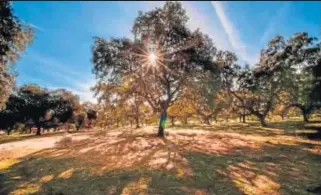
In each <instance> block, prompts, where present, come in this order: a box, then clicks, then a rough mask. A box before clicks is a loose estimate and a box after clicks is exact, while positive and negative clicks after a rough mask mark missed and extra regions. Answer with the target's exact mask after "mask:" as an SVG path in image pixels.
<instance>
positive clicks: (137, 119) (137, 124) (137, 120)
mask: <svg viewBox="0 0 321 195" xmlns="http://www.w3.org/2000/svg"><path fill="white" fill-rule="evenodd" d="M135 122H136V128H139V127H140V126H139V118H138V117H136V118H135Z"/></svg>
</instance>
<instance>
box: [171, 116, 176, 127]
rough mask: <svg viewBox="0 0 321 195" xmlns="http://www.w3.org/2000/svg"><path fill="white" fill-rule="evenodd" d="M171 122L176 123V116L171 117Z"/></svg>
mask: <svg viewBox="0 0 321 195" xmlns="http://www.w3.org/2000/svg"><path fill="white" fill-rule="evenodd" d="M171 123H172V126H174V125H175V117H171Z"/></svg>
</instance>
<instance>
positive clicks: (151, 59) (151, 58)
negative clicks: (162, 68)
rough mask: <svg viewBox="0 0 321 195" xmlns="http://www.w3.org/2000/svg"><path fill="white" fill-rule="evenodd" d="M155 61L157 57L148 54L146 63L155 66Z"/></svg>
mask: <svg viewBox="0 0 321 195" xmlns="http://www.w3.org/2000/svg"><path fill="white" fill-rule="evenodd" d="M156 60H157V56H156V54H155V53H154V52H152V53H149V54H148V61H149V63H150V64H152V65H155V64H156Z"/></svg>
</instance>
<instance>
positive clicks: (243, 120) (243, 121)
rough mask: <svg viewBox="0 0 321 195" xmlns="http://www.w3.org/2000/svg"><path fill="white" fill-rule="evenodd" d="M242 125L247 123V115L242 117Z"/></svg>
mask: <svg viewBox="0 0 321 195" xmlns="http://www.w3.org/2000/svg"><path fill="white" fill-rule="evenodd" d="M242 123H246V117H245V114H244V115H242Z"/></svg>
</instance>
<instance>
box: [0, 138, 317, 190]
mask: <svg viewBox="0 0 321 195" xmlns="http://www.w3.org/2000/svg"><path fill="white" fill-rule="evenodd" d="M252 146H253V147H252ZM254 146H255V147H254ZM257 146H260V147H257ZM304 149H310V148H309V147H306V146H303V145H299V144H297V145H284V144H276V143H269V144H267V143H260V145H259V143H256V142H253V141H251V140H249V139H246V138H245V137H244V136H241V135H239V136H237V135H230V134H215V133H209V134H205V133H202V134H197V133H194V132H193V133H187V132H186V133H183V132H179V133H175V134H174V133H171V134H170V136H168V137H166V138H165V139H160V138H157V137H154V136H152V135H149V134H147V135H135V134H134V135H131V136H124V134H120V133H117V134H106V135H101V137H94V136H93V137H91V138H90V139H87V140H81V141H75V142H72V143H70V145H67V146H65V147H62V148H59V147H58V148H54V149H48V150H43V151H40V152H37V153H34V154H32V155H29V156H27V157H26V158H24V159H21V161H20V162H18V163H16V164H14V165H11V166H9V167H8V168H7V169H6V170H4V171H2V172H0V180H1V181H0V187H2V188H0V189H2V190H0V194H4V195H6V194H9V193H12V194H14V193H16V194H19V193H20V194H33V195H38V194H44V195H53V194H55V195H58V194H60V195H73V194H79V195H82V194H86V195H90V194H97V195H100V194H153V195H154V194H166V195H167V194H198V195H202V194H204V195H205V194H208V195H210V194H229V195H234V194H235V195H238V194H248V195H256V194H260V195H264V194H266V195H267V194H268V195H273V194H275V195H277V194H285V195H287V194H289V195H290V194H291V195H292V194H300V195H309V194H310V195H311V193H309V192H308V191H307V189H313V188H315V187H317V186H319V185H320V184H319V183H318V182H320V181H319V177H320V175H321V165H320V163H319V162H320V161H321V157H320V155H319V154H314V153H312V152H311V151H308V150H304ZM0 171H1V170H0Z"/></svg>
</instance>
